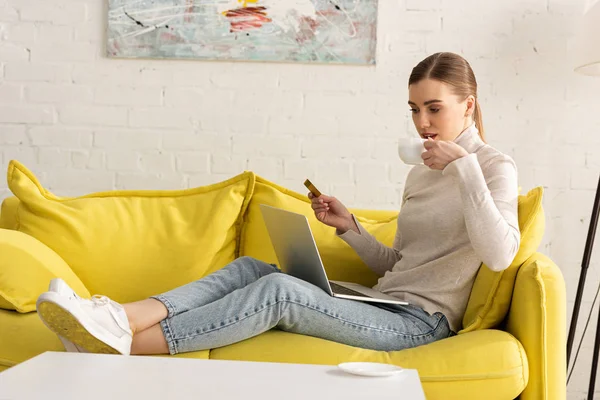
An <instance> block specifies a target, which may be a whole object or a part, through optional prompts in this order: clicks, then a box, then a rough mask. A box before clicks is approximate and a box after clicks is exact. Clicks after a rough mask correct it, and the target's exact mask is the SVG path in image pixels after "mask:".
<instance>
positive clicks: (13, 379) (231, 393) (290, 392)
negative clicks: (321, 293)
mask: <svg viewBox="0 0 600 400" xmlns="http://www.w3.org/2000/svg"><path fill="white" fill-rule="evenodd" d="M0 399H2V400H5V399H6V400H8V399H11V400H13V399H14V400H17V399H18V400H21V399H44V400H50V399H60V400H70V399H78V400H79V399H86V400H89V399H103V400H104V399H128V400H129V399H148V400H151V399H156V400H165V399H169V400H170V399H175V400H180V399H194V400H196V399H211V400H212V399H218V400H221V399H223V400H227V399H236V400H238V399H243V400H254V399H256V400H271V399H273V400H275V399H277V400H281V399H285V400H296V399H298V400H300V399H302V400H307V399H308V400H320V399H343V400H354V399H356V400H358V399H360V400H365V399H378V400H383V399H394V400H400V399H410V400H425V395H424V394H423V389H422V387H421V383H420V381H419V376H418V374H417V371H416V370H405V371H404V372H403V373H401V374H399V375H395V376H391V377H362V376H355V375H350V374H347V373H345V372H343V371H341V370H340V369H339V368H337V366H325V365H307V364H280V363H263V362H249V361H222V360H196V359H183V358H174V357H142V356H130V357H125V356H118V355H104V354H78V353H63V352H46V353H44V354H41V355H39V356H37V357H34V358H32V359H30V360H28V361H25V362H24V363H21V364H19V365H17V366H15V367H13V368H10V369H8V370H6V371H4V372H2V373H0Z"/></svg>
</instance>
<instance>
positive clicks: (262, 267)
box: [236, 256, 279, 276]
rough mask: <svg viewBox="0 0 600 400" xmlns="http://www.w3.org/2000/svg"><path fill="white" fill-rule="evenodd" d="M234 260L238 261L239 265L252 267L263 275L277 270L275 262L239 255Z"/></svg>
mask: <svg viewBox="0 0 600 400" xmlns="http://www.w3.org/2000/svg"><path fill="white" fill-rule="evenodd" d="M236 262H238V263H240V264H241V265H244V266H250V267H252V268H254V269H255V270H256V271H257V272H258V274H259V276H264V275H268V274H271V273H273V272H277V271H279V270H278V269H277V266H275V264H269V263H266V262H264V261H261V260H259V259H257V258H254V257H250V256H242V257H239V258H238V259H237V260H236Z"/></svg>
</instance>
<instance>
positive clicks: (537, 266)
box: [0, 161, 566, 400]
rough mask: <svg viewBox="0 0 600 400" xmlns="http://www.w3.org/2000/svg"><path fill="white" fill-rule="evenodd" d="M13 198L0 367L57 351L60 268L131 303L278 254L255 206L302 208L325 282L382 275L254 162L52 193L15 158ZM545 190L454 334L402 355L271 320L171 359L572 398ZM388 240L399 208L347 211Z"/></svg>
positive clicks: (6, 207)
mask: <svg viewBox="0 0 600 400" xmlns="http://www.w3.org/2000/svg"><path fill="white" fill-rule="evenodd" d="M8 184H9V188H10V189H11V191H12V192H13V193H14V194H15V196H14V197H10V198H8V199H5V201H4V202H3V204H2V209H1V213H0V371H2V370H4V369H6V368H10V367H11V366H14V365H16V364H18V363H21V362H23V361H25V360H27V359H29V358H31V357H34V356H36V355H38V354H40V353H42V352H44V351H61V350H63V348H62V346H61V343H60V341H59V340H58V338H57V337H56V336H55V335H54V334H53V333H52V332H50V331H49V330H48V329H47V328H46V327H45V326H44V325H43V324H42V323H41V321H40V320H39V318H38V317H37V314H36V313H35V312H34V311H35V298H36V297H37V296H38V295H39V293H41V292H42V291H44V290H45V289H46V287H47V284H48V281H49V279H51V278H52V277H54V276H60V277H62V278H63V279H65V280H67V281H68V282H69V283H70V284H71V285H72V286H73V287H74V288H76V291H78V292H79V294H80V295H83V296H89V295H90V294H96V293H101V294H106V295H109V296H111V297H112V298H114V299H115V300H117V301H120V302H125V301H133V300H139V299H142V298H144V297H147V296H149V295H151V294H154V293H160V292H162V291H166V290H168V289H170V288H173V287H176V286H178V285H181V284H183V283H185V282H188V281H190V280H192V279H198V278H201V277H202V276H205V275H206V274H208V273H210V272H212V271H214V270H217V269H219V268H221V267H223V266H224V265H226V264H227V263H228V262H230V261H232V260H233V259H235V258H236V257H238V256H253V257H257V258H259V259H262V260H265V261H267V262H275V263H276V262H277V259H276V257H275V255H274V252H273V249H272V247H271V244H270V241H269V238H268V235H267V232H266V228H265V226H264V224H263V222H262V219H261V217H260V212H259V209H258V204H261V203H265V204H270V205H273V206H278V207H282V208H286V209H289V210H293V211H296V212H300V213H303V214H305V215H306V216H307V218H308V219H309V222H310V224H311V227H312V229H313V230H314V235H315V240H316V242H317V246H318V247H319V250H320V252H321V255H322V258H323V262H324V264H325V267H326V269H327V271H328V274H330V276H331V278H332V279H345V280H354V281H357V282H360V283H363V284H367V285H370V284H373V283H374V282H375V281H376V279H377V276H375V274H374V273H373V272H371V271H370V270H369V269H368V268H367V267H366V266H365V265H364V264H363V263H362V261H361V260H360V259H359V258H358V256H357V255H356V254H355V253H354V252H353V251H352V249H351V248H349V247H348V246H347V245H346V244H345V243H344V242H343V241H342V240H340V239H339V238H337V237H335V235H334V233H333V229H332V228H329V227H326V226H324V225H323V224H320V223H319V222H318V221H316V219H315V218H314V216H313V214H312V210H311V209H310V205H309V203H308V200H307V199H306V197H305V196H304V195H303V194H299V193H295V192H293V191H290V190H287V189H285V188H283V187H280V186H278V185H275V184H273V183H271V182H269V181H267V180H265V179H263V178H261V177H257V176H256V175H255V174H253V173H252V172H244V173H242V174H240V175H238V176H236V177H233V178H231V179H229V180H227V181H224V182H221V183H218V184H215V185H210V186H206V187H202V188H194V189H187V190H177V191H113V192H102V193H93V194H89V195H86V196H81V197H77V198H62V197H58V196H55V195H54V194H52V193H50V192H49V191H48V190H46V189H45V188H43V187H42V185H41V184H40V182H39V181H38V180H37V179H36V177H35V176H33V174H32V173H31V172H30V171H29V170H27V168H26V167H24V166H23V165H21V164H20V163H18V162H16V161H11V163H10V165H9V169H8ZM541 195H542V193H541V189H540V188H536V189H534V190H532V191H530V192H529V193H528V194H527V195H523V196H520V198H519V223H520V225H521V231H522V245H521V249H520V251H519V254H518V255H517V257H516V258H515V262H513V265H511V267H510V268H509V269H508V270H506V271H504V272H501V273H493V272H491V271H490V270H489V269H487V267H485V266H482V268H481V269H480V271H479V274H478V276H477V279H476V282H475V284H474V287H473V290H472V294H471V298H470V299H469V305H468V307H467V312H466V313H465V318H464V320H463V329H462V330H461V331H460V332H459V334H458V335H457V336H454V337H451V338H448V339H445V340H441V341H439V342H436V343H432V344H429V345H425V346H421V347H417V348H413V349H408V350H403V351H397V352H384V351H372V350H364V349H360V348H355V347H351V346H346V345H342V344H338V343H334V342H330V341H326V340H322V339H317V338H313V337H307V336H302V335H296V334H291V333H287V332H282V331H278V330H272V331H269V332H266V333H264V334H262V335H259V336H257V337H254V338H252V339H249V340H246V341H243V342H240V343H237V344H234V345H230V346H226V347H222V348H217V349H212V350H210V351H198V352H193V353H187V354H181V355H177V356H175V357H186V358H210V359H228V360H252V361H272V362H292V363H310V364H331V365H335V364H338V363H340V362H346V361H374V362H383V363H392V364H396V365H399V366H402V367H404V368H415V369H417V370H418V372H419V375H420V377H421V381H422V383H423V387H424V389H425V392H426V395H427V398H428V399H430V400H431V399H445V400H449V399H463V400H464V399H490V400H491V399H514V398H517V397H520V398H521V399H524V400H534V399H535V400H542V399H565V398H566V384H565V371H566V354H565V353H566V352H565V331H566V317H565V313H566V311H565V307H566V302H565V288H564V280H563V277H562V275H561V273H560V270H559V269H558V267H557V266H556V265H555V264H554V263H553V262H552V261H551V260H550V259H549V258H548V257H546V256H544V255H542V254H540V253H537V252H536V250H537V247H538V245H539V241H540V240H541V234H542V233H543V219H544V217H543V210H542V209H541ZM351 211H352V212H353V213H354V214H355V215H356V216H357V218H358V219H359V220H360V221H361V223H362V224H363V225H364V226H365V227H366V229H367V230H369V232H370V233H372V234H373V235H375V236H376V237H377V238H378V239H379V240H380V241H382V242H383V243H386V244H388V245H391V243H392V241H393V238H394V235H395V230H396V223H395V219H396V216H397V211H376V210H351Z"/></svg>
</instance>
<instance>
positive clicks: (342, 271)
mask: <svg viewBox="0 0 600 400" xmlns="http://www.w3.org/2000/svg"><path fill="white" fill-rule="evenodd" d="M259 204H267V205H269V206H273V207H278V208H282V209H285V210H289V211H293V212H296V213H299V214H303V215H305V216H306V217H307V218H308V221H309V224H310V227H311V230H312V232H313V235H314V237H315V242H316V243H317V247H318V249H319V253H320V254H321V258H322V260H323V265H324V266H325V269H326V271H327V275H328V277H329V279H333V280H343V281H350V282H358V283H361V284H363V285H367V286H373V285H374V284H375V283H377V278H378V276H377V275H376V274H375V273H374V272H372V271H371V270H370V269H369V268H368V267H367V266H366V265H365V264H364V263H363V262H362V260H361V259H360V257H359V256H358V255H357V254H356V252H355V251H354V250H353V249H352V248H351V247H350V246H349V245H348V244H346V242H344V241H343V240H342V239H340V238H338V237H337V236H336V235H335V229H334V228H331V227H329V226H326V225H324V224H322V223H321V222H319V221H318V220H317V219H316V217H315V215H314V212H313V210H312V208H311V206H310V200H309V199H308V197H307V196H306V195H302V194H300V193H297V192H294V191H292V190H288V189H286V188H283V187H281V186H278V185H276V184H274V183H272V182H269V181H267V180H266V179H263V178H261V177H258V176H257V177H256V184H255V187H254V194H253V195H252V200H251V201H250V204H249V206H248V209H247V211H246V215H245V217H244V228H243V229H242V238H241V242H240V255H242V256H251V257H254V258H257V259H259V260H263V261H265V262H268V263H275V264H278V261H277V257H276V256H275V251H274V250H273V246H272V245H271V240H270V239H269V234H268V232H267V228H266V226H265V224H264V221H263V218H262V214H261V212H260V207H259ZM350 211H352V212H354V213H355V216H356V218H357V219H358V220H359V221H360V223H361V224H362V225H363V226H364V227H365V229H366V230H367V231H368V232H369V233H371V234H372V235H374V236H375V237H376V238H377V239H378V240H380V241H381V242H383V243H385V244H387V245H388V246H391V245H392V243H393V241H394V236H395V234H396V220H397V219H396V217H397V213H394V212H385V211H384V212H381V213H380V214H379V215H381V216H382V217H383V219H381V220H372V219H367V218H364V217H362V216H360V214H358V213H359V212H360V211H359V210H350Z"/></svg>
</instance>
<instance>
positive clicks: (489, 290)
mask: <svg viewBox="0 0 600 400" xmlns="http://www.w3.org/2000/svg"><path fill="white" fill-rule="evenodd" d="M542 195H543V188H542V187H536V188H534V189H532V190H530V191H529V193H527V194H526V195H521V196H519V200H518V203H519V205H518V207H519V209H518V215H519V229H520V230H521V245H520V247H519V251H518V252H517V255H516V256H515V258H514V260H513V262H512V263H511V265H510V266H509V267H508V268H507V269H505V270H504V271H501V272H493V271H491V270H490V269H489V268H487V267H486V266H485V265H482V266H481V268H480V269H479V272H478V273H477V277H476V278H475V283H474V284H473V289H472V290H471V296H470V298H469V303H468V305H467V309H466V311H465V315H464V317H463V327H464V328H463V330H462V331H460V332H459V333H466V332H471V331H474V330H477V329H486V328H491V327H494V326H497V325H498V324H499V323H500V322H501V321H502V320H503V319H504V317H505V316H506V313H507V312H508V308H509V306H510V301H511V297H512V293H513V286H514V284H515V277H516V275H517V272H518V270H519V267H520V266H521V264H523V262H524V261H525V260H526V259H528V258H529V257H531V255H532V254H533V253H535V251H536V250H537V248H538V246H539V245H540V243H541V241H542V237H543V236H544V228H545V219H544V209H543V208H542Z"/></svg>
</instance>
